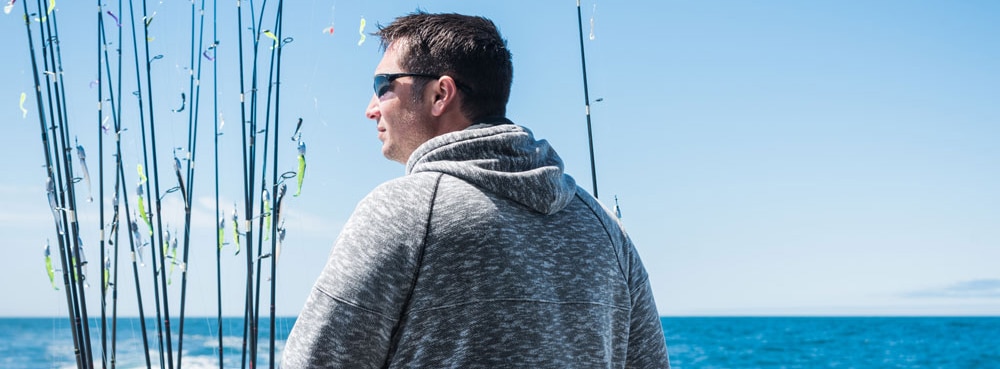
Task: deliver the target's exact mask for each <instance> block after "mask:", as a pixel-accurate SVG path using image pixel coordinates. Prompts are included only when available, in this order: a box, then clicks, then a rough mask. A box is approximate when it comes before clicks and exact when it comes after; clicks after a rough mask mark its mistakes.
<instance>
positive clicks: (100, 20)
mask: <svg viewBox="0 0 1000 369" xmlns="http://www.w3.org/2000/svg"><path fill="white" fill-rule="evenodd" d="M103 44H104V17H102V16H101V0H97V178H98V181H97V182H98V184H97V199H98V214H99V221H98V225H99V230H100V234H101V243H100V248H101V254H100V255H101V256H100V259H98V260H100V261H99V264H98V265H100V271H101V368H107V367H108V322H107V310H108V304H107V297H108V289H107V288H105V287H104V286H107V285H108V283H109V282H110V281H108V277H109V276H108V275H107V273H105V270H104V268H105V266H106V265H105V264H106V263H105V262H104V259H105V258H107V257H108V256H107V255H105V252H104V248H105V247H104V242H105V232H104V135H102V134H101V118H102V117H103V116H104V78H103V74H101V61H102V59H103V57H102V54H101V48H102V46H103Z"/></svg>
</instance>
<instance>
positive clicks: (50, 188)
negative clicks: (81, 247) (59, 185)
mask: <svg viewBox="0 0 1000 369" xmlns="http://www.w3.org/2000/svg"><path fill="white" fill-rule="evenodd" d="M45 187H46V191H47V192H48V197H49V208H51V209H52V218H54V219H55V222H56V229H57V230H59V234H66V229H65V227H63V219H62V217H61V216H59V210H62V209H61V208H60V207H59V206H58V204H57V203H56V186H55V185H54V184H53V183H52V178H49V179H48V180H47V181H46V183H45Z"/></svg>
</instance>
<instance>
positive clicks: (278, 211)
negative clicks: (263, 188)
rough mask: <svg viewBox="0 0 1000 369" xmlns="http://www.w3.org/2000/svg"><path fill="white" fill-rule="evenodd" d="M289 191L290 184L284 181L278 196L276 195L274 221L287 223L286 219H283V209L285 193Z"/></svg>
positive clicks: (279, 188)
mask: <svg viewBox="0 0 1000 369" xmlns="http://www.w3.org/2000/svg"><path fill="white" fill-rule="evenodd" d="M287 192H288V185H286V184H284V183H282V184H281V186H280V187H278V196H277V197H275V200H276V202H275V203H274V204H275V206H274V222H275V223H278V224H285V221H284V220H283V219H281V209H282V208H283V207H284V204H285V193H287Z"/></svg>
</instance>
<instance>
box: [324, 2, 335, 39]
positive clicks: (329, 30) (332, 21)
mask: <svg viewBox="0 0 1000 369" xmlns="http://www.w3.org/2000/svg"><path fill="white" fill-rule="evenodd" d="M330 9H331V10H330V12H331V13H332V14H331V16H330V26H329V27H326V28H324V29H323V33H329V34H331V35H332V34H333V25H334V20H335V18H336V15H337V6H336V5H334V6H332V7H330Z"/></svg>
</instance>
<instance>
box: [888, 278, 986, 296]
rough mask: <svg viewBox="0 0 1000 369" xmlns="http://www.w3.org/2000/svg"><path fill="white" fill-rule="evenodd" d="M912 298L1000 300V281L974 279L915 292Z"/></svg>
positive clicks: (910, 294) (907, 294)
mask: <svg viewBox="0 0 1000 369" xmlns="http://www.w3.org/2000/svg"><path fill="white" fill-rule="evenodd" d="M904 296H905V297H910V298H942V297H944V298H1000V279H973V280H969V281H961V282H957V283H954V284H952V285H950V286H945V287H939V288H931V289H926V290H920V291H913V292H908V293H906V294H904Z"/></svg>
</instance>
